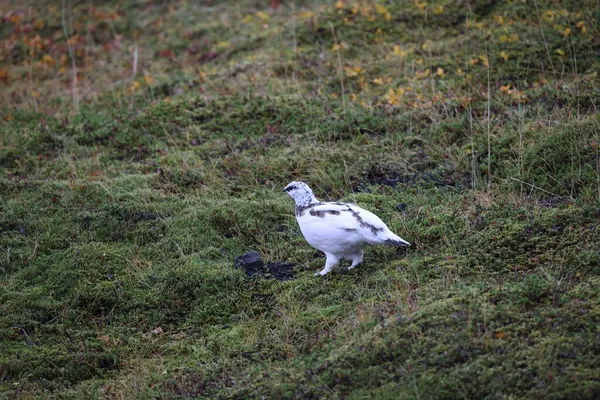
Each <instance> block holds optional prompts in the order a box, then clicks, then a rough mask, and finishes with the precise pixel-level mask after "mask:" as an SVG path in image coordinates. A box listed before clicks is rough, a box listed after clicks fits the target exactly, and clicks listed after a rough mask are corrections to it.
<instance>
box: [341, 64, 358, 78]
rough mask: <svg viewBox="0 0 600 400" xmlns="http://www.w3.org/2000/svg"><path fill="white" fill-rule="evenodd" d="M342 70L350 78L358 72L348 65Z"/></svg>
mask: <svg viewBox="0 0 600 400" xmlns="http://www.w3.org/2000/svg"><path fill="white" fill-rule="evenodd" d="M344 71H346V76H348V77H349V78H352V77H353V76H357V75H358V74H357V73H356V72H355V71H354V70H353V69H352V68H350V67H345V68H344Z"/></svg>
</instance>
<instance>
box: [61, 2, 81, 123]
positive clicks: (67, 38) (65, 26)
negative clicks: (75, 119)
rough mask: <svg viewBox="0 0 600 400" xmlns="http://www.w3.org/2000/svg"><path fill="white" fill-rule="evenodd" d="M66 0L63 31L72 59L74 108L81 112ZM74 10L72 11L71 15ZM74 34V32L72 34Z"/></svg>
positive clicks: (63, 7)
mask: <svg viewBox="0 0 600 400" xmlns="http://www.w3.org/2000/svg"><path fill="white" fill-rule="evenodd" d="M65 3H66V0H63V2H62V5H63V6H62V24H63V31H64V32H65V40H66V42H67V48H68V49H69V56H70V57H71V71H72V75H73V79H72V84H71V85H72V90H73V108H74V109H75V112H79V95H78V93H77V67H76V65H75V52H74V51H73V45H71V43H69V32H68V31H67V21H66V19H65V15H66V4H65ZM72 13H73V10H72V9H71V14H72ZM72 30H73V24H71V31H72ZM71 33H72V32H71Z"/></svg>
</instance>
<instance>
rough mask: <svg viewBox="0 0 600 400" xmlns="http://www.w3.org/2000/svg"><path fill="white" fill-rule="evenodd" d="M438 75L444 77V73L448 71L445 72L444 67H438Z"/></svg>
mask: <svg viewBox="0 0 600 400" xmlns="http://www.w3.org/2000/svg"><path fill="white" fill-rule="evenodd" d="M435 73H436V75H437V76H439V77H442V76H444V75H446V73H445V72H444V69H443V68H440V67H438V69H437V71H436V72H435Z"/></svg>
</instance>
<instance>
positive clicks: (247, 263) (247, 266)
mask: <svg viewBox="0 0 600 400" xmlns="http://www.w3.org/2000/svg"><path fill="white" fill-rule="evenodd" d="M235 267H236V268H242V269H243V270H244V271H245V272H246V275H247V276H249V277H252V276H255V275H261V274H264V273H265V272H266V269H265V263H264V261H263V260H262V258H261V257H260V254H258V253H257V252H255V251H250V252H248V253H246V254H244V255H243V256H239V257H236V259H235Z"/></svg>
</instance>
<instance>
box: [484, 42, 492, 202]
mask: <svg viewBox="0 0 600 400" xmlns="http://www.w3.org/2000/svg"><path fill="white" fill-rule="evenodd" d="M483 43H484V45H485V60H486V64H487V66H486V68H487V151H488V168H487V175H488V185H487V188H488V192H489V191H490V189H491V188H492V142H491V130H490V119H491V115H490V114H491V111H492V110H491V89H490V57H489V56H488V50H487V39H486V37H485V30H484V31H483Z"/></svg>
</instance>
